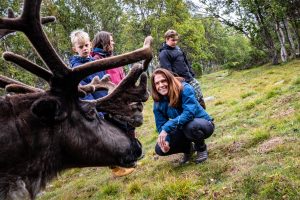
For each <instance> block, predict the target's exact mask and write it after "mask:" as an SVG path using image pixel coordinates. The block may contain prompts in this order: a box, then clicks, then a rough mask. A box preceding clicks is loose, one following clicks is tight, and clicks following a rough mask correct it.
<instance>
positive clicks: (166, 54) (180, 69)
mask: <svg viewBox="0 0 300 200" xmlns="http://www.w3.org/2000/svg"><path fill="white" fill-rule="evenodd" d="M159 52H160V53H159V63H160V65H161V67H162V68H165V69H167V70H169V71H171V72H173V73H174V74H175V75H178V76H180V77H183V78H184V79H185V81H186V82H190V81H191V80H192V79H193V77H194V75H195V74H194V72H193V71H192V68H191V66H190V64H189V63H188V61H187V59H186V56H185V54H184V52H183V51H182V50H181V49H180V48H179V47H178V46H176V47H171V46H169V45H167V44H166V43H165V42H164V43H163V46H162V47H161V48H160V49H159Z"/></svg>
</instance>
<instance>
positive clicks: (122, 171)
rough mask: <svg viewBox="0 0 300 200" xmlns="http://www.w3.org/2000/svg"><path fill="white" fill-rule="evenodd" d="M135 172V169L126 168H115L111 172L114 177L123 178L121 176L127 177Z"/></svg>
mask: <svg viewBox="0 0 300 200" xmlns="http://www.w3.org/2000/svg"><path fill="white" fill-rule="evenodd" d="M134 170H135V168H134V167H132V168H124V167H118V166H117V167H114V168H112V169H111V172H112V174H113V176H114V177H121V176H126V175H128V174H130V173H132V172H133V171H134Z"/></svg>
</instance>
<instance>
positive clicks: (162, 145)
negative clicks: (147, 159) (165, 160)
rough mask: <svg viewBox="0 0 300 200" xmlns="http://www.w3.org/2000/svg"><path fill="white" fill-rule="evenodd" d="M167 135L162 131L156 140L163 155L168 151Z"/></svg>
mask: <svg viewBox="0 0 300 200" xmlns="http://www.w3.org/2000/svg"><path fill="white" fill-rule="evenodd" d="M167 135H168V133H167V132H166V131H164V130H162V131H161V132H160V134H159V136H158V138H157V143H158V146H159V147H160V148H161V150H162V151H163V152H164V153H167V152H168V151H169V150H170V146H169V142H167V141H166V137H167Z"/></svg>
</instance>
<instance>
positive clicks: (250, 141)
mask: <svg viewBox="0 0 300 200" xmlns="http://www.w3.org/2000/svg"><path fill="white" fill-rule="evenodd" d="M200 81H201V83H202V88H203V92H204V94H205V96H206V97H207V96H213V97H214V100H212V101H209V102H207V107H208V112H209V113H210V114H211V115H212V116H213V117H214V118H215V122H216V127H217V128H216V131H215V133H214V134H213V136H212V137H210V138H209V139H208V140H207V144H208V149H209V159H208V160H207V161H206V162H205V163H203V164H198V165H196V164H194V163H191V164H187V165H184V166H179V165H178V160H179V159H180V158H181V155H180V154H178V155H174V156H169V157H163V158H162V157H158V156H156V155H155V153H154V145H155V142H156V138H157V133H156V132H155V125H154V118H153V114H152V101H151V100H149V101H148V102H147V103H146V105H145V112H144V113H145V123H144V124H143V126H142V127H140V128H139V129H138V135H139V138H140V139H141V141H142V143H143V145H144V148H145V150H146V156H145V158H144V159H143V160H141V161H140V162H139V163H138V167H137V169H136V171H135V172H134V173H132V174H130V175H129V176H126V177H121V178H113V177H112V176H111V172H110V170H109V169H108V168H87V169H72V170H68V171H66V172H64V173H62V174H61V175H60V176H59V177H58V179H57V180H54V181H52V182H51V183H50V184H48V187H47V189H46V191H45V192H43V193H42V194H41V195H40V196H39V199H64V200H65V199H106V200H108V199H299V198H300V113H299V110H300V60H297V61H293V62H290V63H287V64H285V65H280V66H269V65H267V66H262V67H257V68H254V69H250V70H245V71H240V72H232V73H229V72H228V71H220V72H217V73H213V74H209V75H206V76H204V77H203V78H201V80H200Z"/></svg>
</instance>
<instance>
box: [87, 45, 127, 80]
mask: <svg viewBox="0 0 300 200" xmlns="http://www.w3.org/2000/svg"><path fill="white" fill-rule="evenodd" d="M91 56H92V57H93V58H94V59H95V60H98V59H102V58H106V57H109V56H111V54H109V53H108V52H106V51H104V50H103V49H101V48H94V49H93V51H92V52H91ZM105 72H106V74H109V75H110V80H111V82H113V83H114V84H116V85H118V84H119V83H120V82H121V81H122V80H123V79H124V78H125V73H124V70H123V67H117V68H113V69H108V70H106V71H105Z"/></svg>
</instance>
